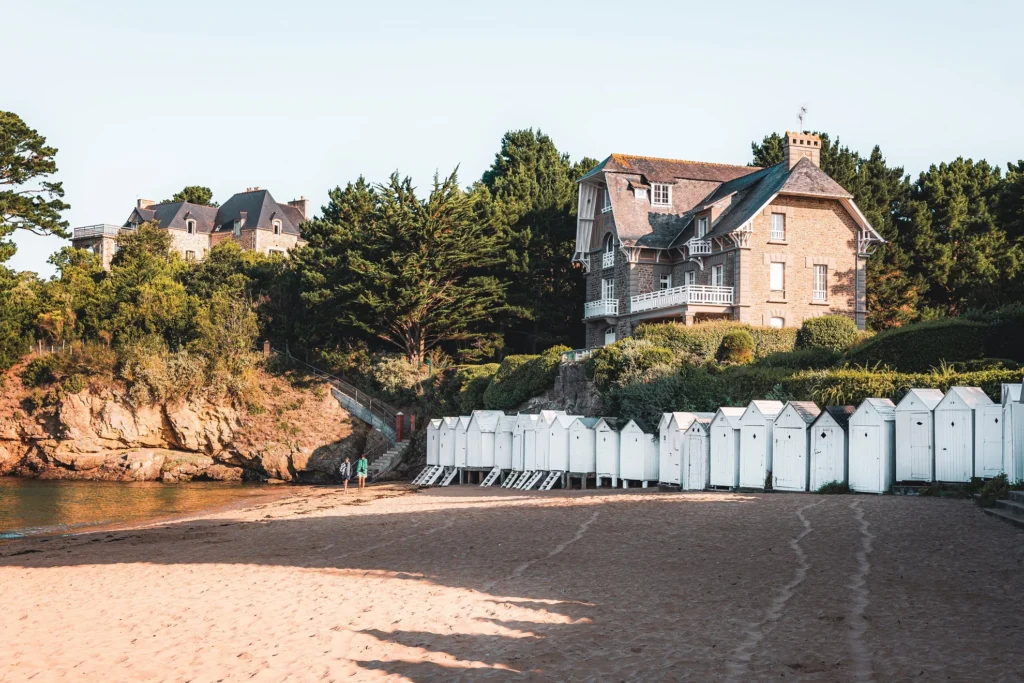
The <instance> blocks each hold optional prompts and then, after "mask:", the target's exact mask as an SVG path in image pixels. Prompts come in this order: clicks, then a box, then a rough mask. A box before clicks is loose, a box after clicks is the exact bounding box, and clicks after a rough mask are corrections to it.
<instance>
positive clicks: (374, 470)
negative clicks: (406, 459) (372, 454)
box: [369, 439, 409, 478]
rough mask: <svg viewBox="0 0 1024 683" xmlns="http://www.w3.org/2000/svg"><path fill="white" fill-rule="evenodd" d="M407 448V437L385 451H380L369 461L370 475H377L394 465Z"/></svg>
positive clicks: (373, 476)
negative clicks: (380, 452)
mask: <svg viewBox="0 0 1024 683" xmlns="http://www.w3.org/2000/svg"><path fill="white" fill-rule="evenodd" d="M407 448H409V441H408V439H406V440H405V441H399V442H398V443H396V444H395V445H394V446H392V447H391V448H390V449H388V451H387V452H385V453H382V454H381V455H380V456H378V457H376V458H374V459H373V462H371V463H370V467H369V470H370V477H371V478H375V477H378V476H380V475H381V474H383V473H385V472H387V471H388V470H390V469H391V468H392V467H393V466H394V465H395V463H397V462H398V461H399V460H401V459H402V455H403V454H404V453H405V450H406V449H407Z"/></svg>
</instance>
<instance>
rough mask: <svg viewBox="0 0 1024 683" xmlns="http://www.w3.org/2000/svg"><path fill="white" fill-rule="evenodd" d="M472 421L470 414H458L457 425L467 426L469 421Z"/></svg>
mask: <svg viewBox="0 0 1024 683" xmlns="http://www.w3.org/2000/svg"><path fill="white" fill-rule="evenodd" d="M472 421H473V416H472V415H459V426H460V427H466V428H467V429H468V428H469V423H470V422H472Z"/></svg>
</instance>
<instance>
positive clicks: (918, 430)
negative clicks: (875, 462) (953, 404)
mask: <svg viewBox="0 0 1024 683" xmlns="http://www.w3.org/2000/svg"><path fill="white" fill-rule="evenodd" d="M941 400H942V391H941V390H939V389H911V390H910V391H908V392H907V395H906V396H904V397H903V398H902V399H900V402H899V403H897V404H896V481H934V480H935V415H934V411H935V406H937V405H939V402H940V401H941Z"/></svg>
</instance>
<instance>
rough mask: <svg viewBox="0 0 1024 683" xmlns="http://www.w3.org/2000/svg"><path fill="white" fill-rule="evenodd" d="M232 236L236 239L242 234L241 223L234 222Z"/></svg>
mask: <svg viewBox="0 0 1024 683" xmlns="http://www.w3.org/2000/svg"><path fill="white" fill-rule="evenodd" d="M232 234H233V235H234V236H235V237H238V236H240V235H241V234H242V221H235V228H234V231H233V232H232Z"/></svg>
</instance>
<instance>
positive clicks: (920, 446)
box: [910, 413, 932, 481]
mask: <svg viewBox="0 0 1024 683" xmlns="http://www.w3.org/2000/svg"><path fill="white" fill-rule="evenodd" d="M930 425H931V415H929V414H928V413H911V414H910V478H911V479H916V480H920V481H931V478H932V435H931V434H930V433H929V427H930Z"/></svg>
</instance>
